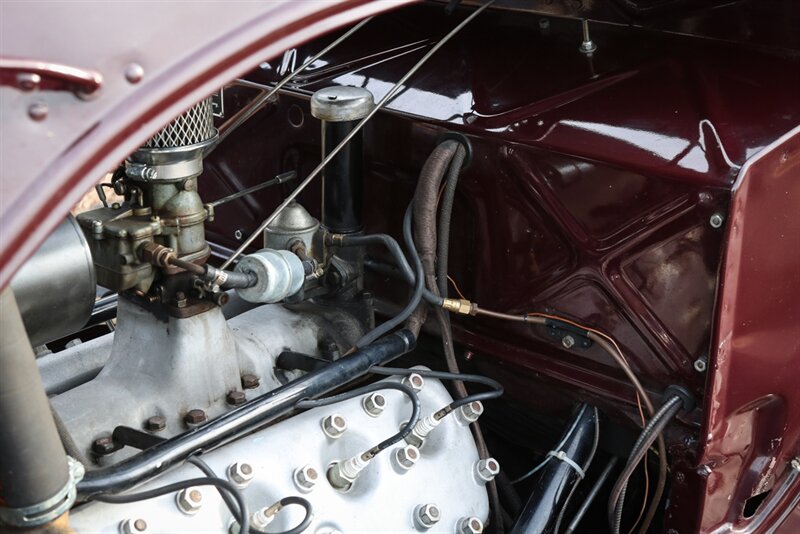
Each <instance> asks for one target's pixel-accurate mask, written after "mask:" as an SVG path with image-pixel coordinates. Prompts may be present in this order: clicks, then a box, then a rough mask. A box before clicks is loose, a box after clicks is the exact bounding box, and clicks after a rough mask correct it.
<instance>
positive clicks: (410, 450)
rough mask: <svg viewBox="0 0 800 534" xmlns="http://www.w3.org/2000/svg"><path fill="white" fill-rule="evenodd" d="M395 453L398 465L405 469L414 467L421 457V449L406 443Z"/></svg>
mask: <svg viewBox="0 0 800 534" xmlns="http://www.w3.org/2000/svg"><path fill="white" fill-rule="evenodd" d="M394 454H395V459H396V460H397V465H399V466H400V467H401V468H402V469H405V470H408V469H411V468H412V467H414V464H416V463H417V461H418V460H419V457H420V454H419V449H418V448H416V447H415V446H414V445H406V446H405V447H402V448H400V449H397V450H396V451H395V453H394Z"/></svg>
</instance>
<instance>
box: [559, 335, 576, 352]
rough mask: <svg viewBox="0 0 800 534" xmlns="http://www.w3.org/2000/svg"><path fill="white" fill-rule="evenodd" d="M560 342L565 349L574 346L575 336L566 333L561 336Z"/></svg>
mask: <svg viewBox="0 0 800 534" xmlns="http://www.w3.org/2000/svg"><path fill="white" fill-rule="evenodd" d="M561 344H562V345H563V346H564V348H565V349H571V348H572V347H573V346H575V338H574V337H572V336H571V335H569V334H567V335H566V336H564V337H562V338H561Z"/></svg>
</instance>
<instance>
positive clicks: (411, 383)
mask: <svg viewBox="0 0 800 534" xmlns="http://www.w3.org/2000/svg"><path fill="white" fill-rule="evenodd" d="M403 385H405V386H408V387H410V388H411V389H413V390H414V391H416V392H420V391H422V388H423V387H424V386H425V379H424V378H422V376H421V375H419V374H417V373H411V374H410V375H408V376H404V377H403Z"/></svg>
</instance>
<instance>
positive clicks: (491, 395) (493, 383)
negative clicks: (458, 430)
mask: <svg viewBox="0 0 800 534" xmlns="http://www.w3.org/2000/svg"><path fill="white" fill-rule="evenodd" d="M369 372H370V373H373V374H376V375H389V376H391V375H401V376H408V375H410V374H414V373H416V374H418V375H420V376H422V377H427V378H436V379H439V380H461V381H462V382H471V383H474V384H482V385H484V386H488V387H490V388H492V391H486V392H484V393H474V394H472V395H467V396H466V397H464V398H461V399H456V400H454V401H453V402H451V403H450V404H448V407H449V409H450V410H455V409H456V408H459V407H460V406H464V405H466V404H469V403H471V402H475V401H482V400H489V399H496V398H498V397H500V396H501V395H502V394H503V391H504V390H503V385H502V384H500V382H498V381H497V380H493V379H491V378H489V377H486V376H481V375H467V374H462V373H447V372H444V371H429V370H427V369H403V368H400V367H381V366H379V365H376V366H374V367H370V369H369Z"/></svg>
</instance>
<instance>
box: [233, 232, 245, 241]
mask: <svg viewBox="0 0 800 534" xmlns="http://www.w3.org/2000/svg"><path fill="white" fill-rule="evenodd" d="M233 237H235V238H236V241H241V240H242V238H243V237H244V232H242V231H241V230H236V231H235V232H233Z"/></svg>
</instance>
